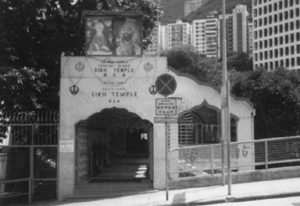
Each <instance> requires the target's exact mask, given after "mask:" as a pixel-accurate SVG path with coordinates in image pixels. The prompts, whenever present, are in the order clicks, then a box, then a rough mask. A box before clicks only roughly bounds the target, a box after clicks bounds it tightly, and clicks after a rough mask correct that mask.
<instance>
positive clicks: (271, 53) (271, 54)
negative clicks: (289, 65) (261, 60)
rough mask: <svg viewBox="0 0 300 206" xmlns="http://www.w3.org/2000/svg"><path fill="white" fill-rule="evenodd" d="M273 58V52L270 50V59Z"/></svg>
mask: <svg viewBox="0 0 300 206" xmlns="http://www.w3.org/2000/svg"><path fill="white" fill-rule="evenodd" d="M272 58H273V51H272V50H271V51H270V59H272Z"/></svg>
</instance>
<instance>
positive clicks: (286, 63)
mask: <svg viewBox="0 0 300 206" xmlns="http://www.w3.org/2000/svg"><path fill="white" fill-rule="evenodd" d="M285 66H286V67H289V66H290V60H289V59H286V60H285Z"/></svg>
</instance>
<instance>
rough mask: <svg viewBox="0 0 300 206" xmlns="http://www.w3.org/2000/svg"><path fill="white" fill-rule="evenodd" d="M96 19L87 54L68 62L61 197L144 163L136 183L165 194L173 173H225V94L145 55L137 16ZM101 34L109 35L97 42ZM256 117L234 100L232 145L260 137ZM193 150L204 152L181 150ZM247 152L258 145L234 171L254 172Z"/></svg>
mask: <svg viewBox="0 0 300 206" xmlns="http://www.w3.org/2000/svg"><path fill="white" fill-rule="evenodd" d="M89 17H90V18H88V20H87V27H88V28H89V27H95V31H94V33H93V30H89V29H88V28H87V32H88V35H87V42H88V43H87V44H89V47H87V52H88V53H87V55H86V56H80V57H74V56H72V57H71V56H62V57H61V88H60V128H59V133H60V135H59V157H58V159H59V161H58V195H59V199H63V198H66V197H69V196H73V195H74V193H75V192H76V189H77V188H78V186H79V185H84V184H89V183H90V182H91V181H92V180H95V182H96V183H97V180H101V178H102V179H104V178H105V174H106V173H105V171H107V170H108V169H109V174H110V176H109V174H108V175H107V176H106V177H110V178H112V179H114V180H117V179H118V178H120V177H121V176H122V174H120V173H118V172H119V171H117V167H114V166H118V165H123V166H127V168H130V167H131V166H132V165H134V164H133V163H136V165H139V166H140V167H139V168H138V170H137V172H136V175H135V176H133V177H130V178H137V179H138V178H142V179H143V178H144V179H147V180H148V183H149V184H150V186H151V188H152V189H165V188H166V182H167V178H166V177H167V175H166V174H167V172H169V173H170V174H171V175H170V178H171V179H172V181H173V182H176V181H177V180H179V179H181V178H182V177H183V176H187V175H190V176H197V175H212V174H214V173H218V172H219V171H220V169H221V168H220V167H221V166H220V162H221V153H220V151H221V146H220V145H221V142H222V137H221V94H220V91H219V90H217V89H216V88H214V87H212V86H210V85H208V84H206V83H203V82H200V81H198V80H196V79H194V78H193V77H190V76H187V75H183V74H180V73H178V72H175V71H174V70H172V69H171V68H168V67H167V59H166V58H165V57H147V56H143V55H142V50H141V48H142V46H141V41H140V40H139V38H140V29H139V28H140V26H141V24H140V23H138V22H139V17H138V16H134V15H132V14H131V16H129V17H128V16H121V18H119V17H118V18H117V17H115V16H113V15H112V16H108V17H103V16H100V17H97V16H93V15H90V16H89ZM114 25H117V26H114ZM96 27H97V28H96ZM98 27H99V28H98ZM110 27H111V28H113V29H116V28H123V29H120V31H114V30H111V28H110ZM97 29H98V30H97ZM106 29H107V31H104V30H106ZM96 30H97V31H96ZM122 30H123V31H122ZM131 30H135V32H134V33H130V32H132V31H131ZM97 32H98V33H97ZM109 32H111V33H109ZM126 32H127V33H126ZM136 32H137V33H136ZM96 33H97V34H96ZM101 33H102V34H105V35H104V37H100V36H101V35H99V36H98V37H97V39H96V40H95V41H94V40H92V38H94V37H95V36H96V35H98V34H101ZM128 34H129V35H128ZM135 35H136V36H135ZM118 38H120V40H118ZM132 38H135V39H134V40H133V39H132ZM97 41H98V43H99V42H100V43H99V44H98V45H96V42H97ZM122 42H123V45H122ZM129 43H130V44H131V45H133V46H131V47H130V46H129ZM100 46H101V47H102V48H100ZM128 48H131V50H130V51H125V50H126V49H128ZM253 113H254V109H253V107H252V105H251V103H250V102H249V101H247V100H245V99H237V98H235V97H233V96H231V97H230V116H231V117H230V118H231V141H232V142H239V141H247V140H253V139H254V137H253ZM193 146H203V148H202V147H198V148H197V151H198V152H196V153H193V152H186V151H185V152H182V151H181V150H180V148H186V147H190V148H193ZM205 146H209V147H210V148H214V152H212V151H213V150H211V151H210V150H207V148H206V147H205ZM246 149H249V150H251V145H238V146H236V147H235V148H234V150H233V151H231V152H233V153H234V154H236V153H237V152H238V153H239V154H240V155H239V156H238V157H239V158H235V159H234V160H233V162H232V169H233V170H236V171H242V170H249V169H251V168H250V167H249V166H248V167H247V166H243V167H239V165H251V164H252V163H253V162H254V157H253V155H248V154H253V153H250V152H249V153H246ZM190 151H191V150H190ZM235 157H236V156H235ZM167 160H168V161H167ZM166 162H168V164H166ZM167 168H168V169H167ZM185 170H186V171H189V172H185V173H184V174H185V175H182V174H181V172H182V171H185ZM196 170H197V171H198V172H193V171H196ZM166 171H167V172H166ZM117 173H118V175H115V176H113V175H114V174H117ZM101 175H102V176H101ZM124 176H126V175H124ZM120 181H122V178H120ZM97 184H102V183H101V181H99V183H97Z"/></svg>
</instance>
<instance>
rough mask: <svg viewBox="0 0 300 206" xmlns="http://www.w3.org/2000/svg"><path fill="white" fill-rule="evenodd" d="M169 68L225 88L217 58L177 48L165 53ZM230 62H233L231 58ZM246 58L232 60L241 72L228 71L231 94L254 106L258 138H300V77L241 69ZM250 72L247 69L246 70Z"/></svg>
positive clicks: (294, 73) (288, 72) (281, 71)
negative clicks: (298, 136)
mask: <svg viewBox="0 0 300 206" xmlns="http://www.w3.org/2000/svg"><path fill="white" fill-rule="evenodd" d="M164 55H166V56H167V59H168V66H170V67H172V68H174V69H176V70H178V71H181V72H184V73H188V74H191V75H192V76H194V77H196V78H197V79H199V80H201V81H205V82H208V83H210V84H212V85H214V86H216V87H219V88H220V87H221V85H222V64H221V63H220V62H218V60H217V59H214V58H205V57H204V56H201V55H198V54H197V53H196V52H195V50H194V49H193V48H191V47H184V48H177V49H174V50H170V51H167V52H165V53H164ZM229 59H230V58H229ZM245 59H246V60H249V59H248V57H247V56H246V55H244V54H242V55H236V56H232V57H231V59H230V60H229V61H228V63H229V65H237V64H236V63H235V62H238V63H240V65H241V67H240V68H239V69H240V71H237V70H235V69H231V70H229V71H228V75H229V79H230V82H231V85H232V87H231V90H232V93H233V94H234V95H236V96H237V97H244V98H247V99H249V100H250V101H251V102H253V103H254V108H255V110H256V115H255V121H254V122H255V138H256V139H261V138H269V137H280V136H291V135H298V134H300V128H299V125H300V73H299V72H298V71H295V70H287V69H284V68H278V69H276V70H274V71H272V72H268V71H265V70H263V69H258V70H254V71H252V70H251V69H250V67H251V66H249V67H248V68H249V69H244V68H242V67H243V66H244V65H247V62H245ZM246 68H247V67H246Z"/></svg>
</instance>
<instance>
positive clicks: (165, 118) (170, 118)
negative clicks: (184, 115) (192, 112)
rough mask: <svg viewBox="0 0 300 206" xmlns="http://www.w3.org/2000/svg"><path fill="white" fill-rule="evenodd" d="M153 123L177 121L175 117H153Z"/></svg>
mask: <svg viewBox="0 0 300 206" xmlns="http://www.w3.org/2000/svg"><path fill="white" fill-rule="evenodd" d="M154 123H178V118H177V117H154Z"/></svg>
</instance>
